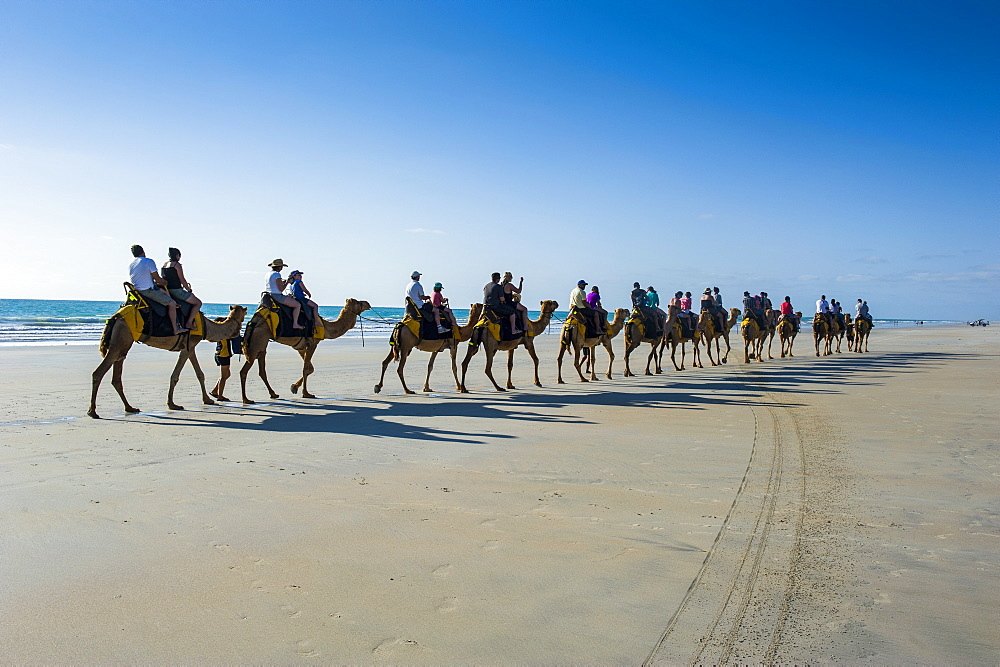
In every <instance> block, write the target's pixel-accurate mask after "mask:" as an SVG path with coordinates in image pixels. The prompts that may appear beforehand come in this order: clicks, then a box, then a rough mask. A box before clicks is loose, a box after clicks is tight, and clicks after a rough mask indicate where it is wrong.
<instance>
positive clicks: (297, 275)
mask: <svg viewBox="0 0 1000 667" xmlns="http://www.w3.org/2000/svg"><path fill="white" fill-rule="evenodd" d="M288 280H289V281H290V282H289V284H288V289H289V291H290V292H291V293H292V297H293V298H294V299H295V300H296V301H299V302H300V303H302V304H303V305H305V306H309V307H310V308H312V312H313V322H319V306H317V305H316V302H315V301H313V300H312V299H310V298H309V297H311V296H312V294H311V293H310V292H309V290H308V289H307V288H306V284H305V283H304V282H302V272H301V271H298V270H296V271H292V272H291V273H289V274H288Z"/></svg>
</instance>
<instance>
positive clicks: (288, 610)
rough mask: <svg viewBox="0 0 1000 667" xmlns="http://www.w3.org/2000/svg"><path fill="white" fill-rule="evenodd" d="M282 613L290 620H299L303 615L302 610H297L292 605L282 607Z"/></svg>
mask: <svg viewBox="0 0 1000 667" xmlns="http://www.w3.org/2000/svg"><path fill="white" fill-rule="evenodd" d="M281 611H283V612H285V614H286V615H287V616H288V618H298V617H299V616H301V615H302V610H301V609H296V608H295V607H293V606H292V605H290V604H283V605H281Z"/></svg>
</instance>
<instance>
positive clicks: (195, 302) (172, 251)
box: [163, 248, 201, 329]
mask: <svg viewBox="0 0 1000 667" xmlns="http://www.w3.org/2000/svg"><path fill="white" fill-rule="evenodd" d="M167 258H168V259H167V261H166V263H165V264H164V265H163V279H164V280H166V281H167V291H168V292H170V296H171V297H173V299H174V301H184V302H186V303H190V304H191V306H192V308H191V314H190V315H188V320H187V324H185V325H184V326H186V327H187V328H188V329H193V328H194V322H195V318H196V317H198V311H199V310H201V299H199V298H198V297H196V296H195V295H194V294H192V293H191V283H189V282H188V281H187V278H185V277H184V268H183V267H182V266H181V251H180V250H178V249H177V248H167Z"/></svg>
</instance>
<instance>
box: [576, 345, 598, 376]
mask: <svg viewBox="0 0 1000 667" xmlns="http://www.w3.org/2000/svg"><path fill="white" fill-rule="evenodd" d="M585 349H586V348H584V347H577V346H576V345H574V346H573V368H575V369H576V374H577V375H579V376H580V382H586V381H587V378H585V377H583V360H582V359H581V358H580V353H581V350H585ZM595 379H596V378H595Z"/></svg>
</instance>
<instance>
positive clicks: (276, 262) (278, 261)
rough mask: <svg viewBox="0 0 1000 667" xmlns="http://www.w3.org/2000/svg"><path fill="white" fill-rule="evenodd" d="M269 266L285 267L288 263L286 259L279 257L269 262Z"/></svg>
mask: <svg viewBox="0 0 1000 667" xmlns="http://www.w3.org/2000/svg"><path fill="white" fill-rule="evenodd" d="M268 266H280V267H281V268H285V267H286V266H288V265H287V264H285V260H283V259H281V258H280V257H279V258H278V259H275V260H273V261H272V262H271V263H270V264H268Z"/></svg>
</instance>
